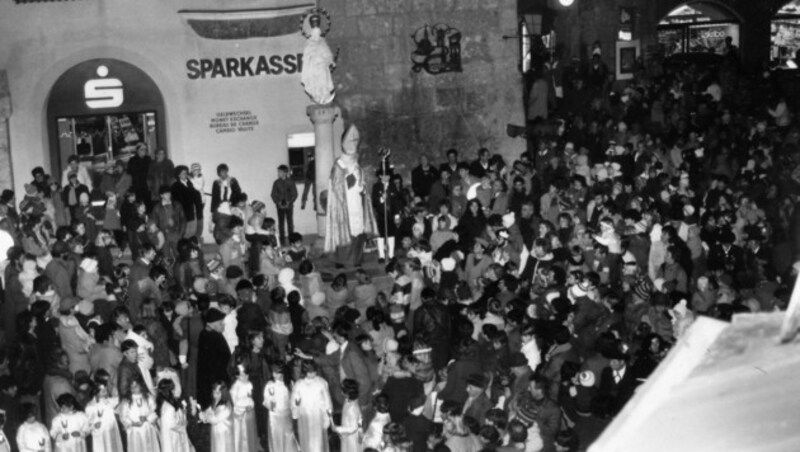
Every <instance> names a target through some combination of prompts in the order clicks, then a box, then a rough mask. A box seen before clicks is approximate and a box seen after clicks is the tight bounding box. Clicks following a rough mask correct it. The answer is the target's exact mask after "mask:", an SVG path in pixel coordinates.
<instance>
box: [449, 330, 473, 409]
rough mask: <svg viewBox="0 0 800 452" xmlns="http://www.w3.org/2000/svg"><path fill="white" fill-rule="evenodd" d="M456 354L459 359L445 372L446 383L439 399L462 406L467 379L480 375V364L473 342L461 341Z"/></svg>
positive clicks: (465, 394) (469, 339)
mask: <svg viewBox="0 0 800 452" xmlns="http://www.w3.org/2000/svg"><path fill="white" fill-rule="evenodd" d="M458 348H459V349H460V350H458V352H457V353H456V354H457V356H458V357H459V358H458V359H457V360H456V361H455V362H454V363H452V364H450V366H449V367H448V371H447V383H446V384H445V387H444V389H442V392H441V394H439V398H440V399H442V400H452V401H453V402H456V403H459V404H463V403H464V402H466V400H467V396H468V395H467V378H468V377H469V376H470V375H474V374H480V373H481V372H482V370H481V364H480V361H479V360H478V357H477V352H478V348H477V345H476V343H475V341H474V340H472V339H471V338H466V339H463V340H462V341H461V343H460V344H459V347H458Z"/></svg>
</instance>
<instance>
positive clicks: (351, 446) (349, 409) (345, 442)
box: [333, 378, 364, 452]
mask: <svg viewBox="0 0 800 452" xmlns="http://www.w3.org/2000/svg"><path fill="white" fill-rule="evenodd" d="M342 392H343V393H344V396H345V398H346V400H345V402H344V406H343V407H342V422H341V425H338V426H334V427H333V431H335V432H336V433H338V434H339V437H340V438H341V446H340V447H341V449H340V450H341V452H361V451H362V450H363V445H362V438H363V436H364V431H363V430H362V426H361V423H362V421H361V408H359V406H358V382H357V381H355V380H353V379H352V378H347V379H345V380H344V381H343V382H342Z"/></svg>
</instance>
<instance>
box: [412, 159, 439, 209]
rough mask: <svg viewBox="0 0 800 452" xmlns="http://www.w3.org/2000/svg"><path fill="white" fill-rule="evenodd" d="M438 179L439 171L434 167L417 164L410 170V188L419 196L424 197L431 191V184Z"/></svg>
mask: <svg viewBox="0 0 800 452" xmlns="http://www.w3.org/2000/svg"><path fill="white" fill-rule="evenodd" d="M437 179H439V171H437V170H436V168H435V167H433V166H429V167H428V169H425V168H423V167H422V165H419V166H417V167H416V168H414V169H413V170H412V171H411V189H412V190H414V194H415V195H417V196H419V197H420V198H425V197H426V196H428V195H429V194H430V193H431V186H432V185H433V183H434V182H436V180H437ZM434 212H436V210H434Z"/></svg>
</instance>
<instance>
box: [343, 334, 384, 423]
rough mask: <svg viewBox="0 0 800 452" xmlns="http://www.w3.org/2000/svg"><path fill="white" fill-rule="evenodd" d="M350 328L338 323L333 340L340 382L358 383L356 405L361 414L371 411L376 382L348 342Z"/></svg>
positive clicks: (351, 344) (353, 344) (357, 352)
mask: <svg viewBox="0 0 800 452" xmlns="http://www.w3.org/2000/svg"><path fill="white" fill-rule="evenodd" d="M351 330H352V326H351V325H350V324H349V323H346V322H344V321H339V322H337V323H336V324H334V326H333V338H334V339H335V340H336V342H337V343H338V344H339V356H340V361H339V374H340V377H341V381H344V380H345V379H346V378H351V379H353V380H355V381H357V382H358V404H359V405H360V407H361V412H362V413H363V412H365V411H367V409H371V406H372V393H373V392H374V390H375V389H376V388H377V381H374V380H373V378H372V377H371V376H370V372H369V367H368V366H367V363H366V361H365V360H364V358H363V357H362V355H361V353H359V351H358V349H357V348H356V347H358V345H357V344H356V343H354V342H348V338H349V337H350V336H351V334H352V333H351Z"/></svg>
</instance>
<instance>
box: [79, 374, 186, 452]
mask: <svg viewBox="0 0 800 452" xmlns="http://www.w3.org/2000/svg"><path fill="white" fill-rule="evenodd" d="M176 389H177V388H176V387H175V382H174V381H172V380H171V379H169V378H164V379H162V380H159V382H158V401H157V402H156V405H157V412H158V413H159V415H160V416H159V425H158V426H159V431H160V432H161V451H162V452H194V446H193V445H192V442H191V441H189V433H188V432H187V431H186V425H187V421H186V404H185V402H184V403H181V401H180V400H179V399H178V397H177V394H176V392H177V390H176ZM93 452H94V451H93Z"/></svg>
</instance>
